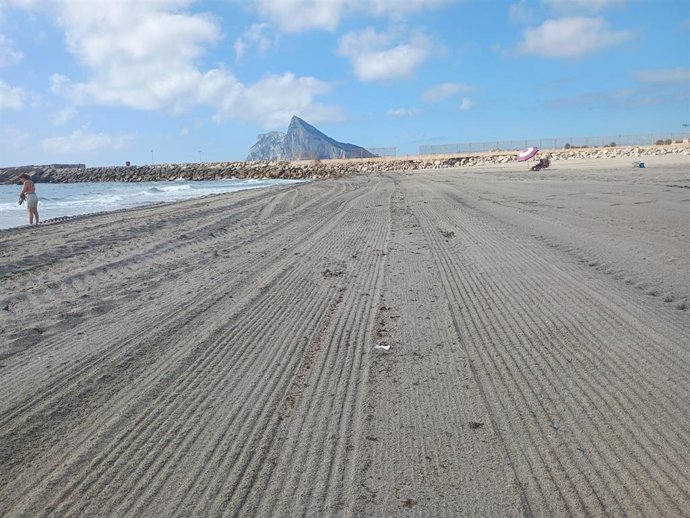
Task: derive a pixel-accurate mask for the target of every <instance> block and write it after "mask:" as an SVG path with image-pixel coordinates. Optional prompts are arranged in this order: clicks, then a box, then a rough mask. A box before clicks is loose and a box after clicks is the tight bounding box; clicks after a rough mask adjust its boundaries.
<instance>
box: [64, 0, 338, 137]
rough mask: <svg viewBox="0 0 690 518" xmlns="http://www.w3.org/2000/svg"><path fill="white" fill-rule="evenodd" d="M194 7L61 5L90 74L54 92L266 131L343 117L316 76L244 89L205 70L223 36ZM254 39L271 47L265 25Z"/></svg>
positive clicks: (173, 0) (225, 74)
mask: <svg viewBox="0 0 690 518" xmlns="http://www.w3.org/2000/svg"><path fill="white" fill-rule="evenodd" d="M190 4H191V0H149V1H146V2H143V1H139V0H118V1H117V2H69V1H67V0H59V2H58V3H57V4H54V5H56V6H57V7H56V9H57V10H56V13H57V17H58V20H59V24H60V26H61V27H62V28H63V29H64V31H65V36H66V40H67V44H68V50H69V51H70V52H71V53H72V54H73V55H74V56H75V57H76V58H77V60H78V62H79V63H81V64H82V65H83V66H84V67H85V68H86V70H87V73H88V74H87V79H86V80H85V81H72V80H71V79H70V78H68V77H66V76H64V75H61V74H55V75H53V76H52V77H51V90H52V91H53V92H54V93H56V94H60V95H63V96H64V97H65V98H67V99H68V100H69V101H70V102H71V103H72V104H73V105H75V106H79V105H88V104H101V105H113V106H128V107H133V108H137V109H142V110H162V111H167V112H172V113H183V112H187V111H189V110H190V109H192V108H194V107H196V106H199V105H203V106H210V107H211V108H213V109H214V110H215V112H216V114H215V119H216V120H228V119H238V120H249V121H252V122H256V123H258V124H260V125H262V126H263V127H265V128H270V127H273V126H272V125H273V124H277V122H276V121H278V120H279V124H280V126H285V125H286V124H287V122H288V121H289V120H290V117H292V115H293V114H294V113H297V112H296V111H295V112H292V113H290V114H289V115H286V112H287V111H289V110H296V109H299V110H300V113H302V114H307V113H309V114H316V115H317V117H321V119H320V121H323V120H327V119H323V118H324V117H326V118H327V117H329V116H333V117H340V115H339V112H338V110H337V109H335V108H332V107H327V106H323V105H319V104H316V103H315V99H314V98H315V96H317V95H319V94H321V93H323V92H325V91H327V90H328V89H329V88H330V86H329V85H327V84H326V83H324V82H320V81H318V80H316V79H314V78H311V77H295V76H294V75H292V74H284V75H283V76H270V77H268V78H265V79H264V80H261V81H259V82H258V83H255V84H243V83H242V82H240V81H239V80H238V79H237V78H236V77H235V75H234V74H233V73H232V72H231V71H229V70H227V69H225V68H224V67H223V66H222V65H220V66H218V67H217V68H212V69H210V70H206V71H204V70H201V69H200V68H199V66H198V63H199V61H200V58H201V57H202V56H203V54H204V53H205V52H206V49H207V47H208V46H210V45H215V44H216V43H218V42H219V41H220V39H221V37H222V35H221V29H220V26H219V23H218V21H217V20H216V19H215V18H213V17H212V16H210V15H208V14H204V13H199V14H191V13H189V12H187V8H188V7H189V5H190ZM248 34H251V35H252V36H251V38H253V40H251V38H250V39H247V40H246V42H243V44H244V45H246V44H248V43H250V40H251V42H252V44H257V45H259V47H260V48H261V46H262V45H267V44H269V43H268V42H267V40H264V39H263V36H262V35H263V26H257V27H255V28H253V30H252V29H250V32H249V33H247V34H245V37H247V38H249V35H248ZM240 47H242V45H240ZM240 47H237V48H240ZM245 48H246V46H245V47H242V49H241V50H240V52H242V51H243V50H244V49H245ZM276 77H280V78H282V79H280V80H276ZM286 85H287V86H286ZM271 88H273V90H271Z"/></svg>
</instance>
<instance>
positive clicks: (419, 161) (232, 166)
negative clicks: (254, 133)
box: [0, 144, 690, 183]
mask: <svg viewBox="0 0 690 518" xmlns="http://www.w3.org/2000/svg"><path fill="white" fill-rule="evenodd" d="M669 154H682V155H690V146H688V145H687V144H684V145H672V146H635V147H616V148H576V149H568V150H544V151H542V152H541V155H543V156H546V155H548V156H549V157H550V158H551V160H554V161H558V160H578V159H588V158H621V157H631V158H637V157H644V156H659V155H669ZM516 155H517V153H516V152H515V151H492V152H486V153H480V154H475V155H461V154H458V155H453V156H448V155H438V156H433V155H431V156H419V157H404V158H403V157H400V158H371V159H351V160H327V161H320V160H310V161H296V162H287V161H245V162H213V163H210V162H207V163H198V164H197V163H188V164H154V165H142V166H116V167H88V168H64V167H63V168H58V167H55V166H52V165H51V166H33V167H32V168H29V170H28V172H29V174H31V176H32V177H33V178H34V179H35V180H36V181H39V182H45V183H77V182H148V181H166V180H177V179H183V180H225V179H230V178H238V179H249V178H251V179H261V178H281V179H286V180H289V179H305V178H309V179H318V178H333V177H339V176H345V175H351V174H369V173H381V172H392V171H413V170H424V169H446V168H453V167H474V166H486V165H497V164H506V163H510V162H514V161H515V159H516ZM20 172H27V167H26V166H23V167H13V168H5V169H0V183H15V182H16V179H17V176H18V175H19V174H20Z"/></svg>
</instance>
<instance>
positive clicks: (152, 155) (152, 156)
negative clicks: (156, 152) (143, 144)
mask: <svg viewBox="0 0 690 518" xmlns="http://www.w3.org/2000/svg"><path fill="white" fill-rule="evenodd" d="M151 165H153V149H152V150H151Z"/></svg>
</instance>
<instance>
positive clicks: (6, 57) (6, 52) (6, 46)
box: [0, 34, 24, 67]
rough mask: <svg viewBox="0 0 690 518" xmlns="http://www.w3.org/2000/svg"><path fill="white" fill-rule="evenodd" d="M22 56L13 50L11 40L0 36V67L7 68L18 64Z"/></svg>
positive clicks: (19, 52)
mask: <svg viewBox="0 0 690 518" xmlns="http://www.w3.org/2000/svg"><path fill="white" fill-rule="evenodd" d="M23 57H24V54H22V52H21V51H19V50H16V49H15V48H14V43H13V42H12V40H10V39H8V38H7V37H6V36H5V35H4V34H0V67H7V66H9V65H14V64H15V63H19V62H20V61H21V60H22V58H23Z"/></svg>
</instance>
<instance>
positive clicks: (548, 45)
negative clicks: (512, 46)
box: [518, 17, 633, 58]
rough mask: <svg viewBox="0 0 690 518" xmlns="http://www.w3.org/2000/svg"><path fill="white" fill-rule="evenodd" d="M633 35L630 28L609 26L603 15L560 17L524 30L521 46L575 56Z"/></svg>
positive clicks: (528, 50)
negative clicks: (611, 28) (611, 27)
mask: <svg viewBox="0 0 690 518" xmlns="http://www.w3.org/2000/svg"><path fill="white" fill-rule="evenodd" d="M632 37H633V33H632V32H630V31H611V30H608V29H607V28H606V26H605V23H604V20H603V18H584V17H572V18H561V19H558V20H546V21H545V22H544V23H543V24H542V25H541V26H540V27H537V28H533V29H527V30H525V31H524V40H523V41H522V42H521V43H520V44H519V46H518V50H519V51H521V52H524V53H526V54H537V55H540V56H544V57H547V58H576V57H580V56H584V55H585V54H591V53H594V52H597V51H599V50H602V49H604V48H606V47H610V46H612V45H617V44H619V43H622V42H624V41H627V40H629V39H631V38H632Z"/></svg>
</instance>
